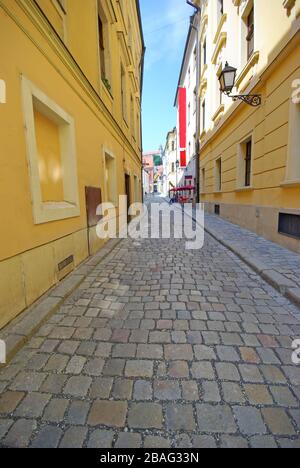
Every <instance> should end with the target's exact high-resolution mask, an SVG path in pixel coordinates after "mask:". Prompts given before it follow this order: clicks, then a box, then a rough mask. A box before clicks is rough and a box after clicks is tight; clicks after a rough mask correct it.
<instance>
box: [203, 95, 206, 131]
mask: <svg viewBox="0 0 300 468" xmlns="http://www.w3.org/2000/svg"><path fill="white" fill-rule="evenodd" d="M205 128H206V103H205V100H204V101H203V103H202V130H203V132H204V131H205Z"/></svg>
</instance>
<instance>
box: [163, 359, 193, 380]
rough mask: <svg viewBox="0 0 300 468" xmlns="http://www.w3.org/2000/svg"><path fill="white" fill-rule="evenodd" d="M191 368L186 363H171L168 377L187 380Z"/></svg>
mask: <svg viewBox="0 0 300 468" xmlns="http://www.w3.org/2000/svg"><path fill="white" fill-rule="evenodd" d="M189 373H190V372H189V367H188V364H187V362H186V361H171V362H170V364H169V370H168V375H169V376H170V377H171V378H174V379H185V378H188V377H189Z"/></svg>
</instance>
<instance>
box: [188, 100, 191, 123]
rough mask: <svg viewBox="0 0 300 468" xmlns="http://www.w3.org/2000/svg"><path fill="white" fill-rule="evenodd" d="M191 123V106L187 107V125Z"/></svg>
mask: <svg viewBox="0 0 300 468" xmlns="http://www.w3.org/2000/svg"><path fill="white" fill-rule="evenodd" d="M190 123H191V104H189V105H188V125H190Z"/></svg>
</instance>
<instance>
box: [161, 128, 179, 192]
mask: <svg viewBox="0 0 300 468" xmlns="http://www.w3.org/2000/svg"><path fill="white" fill-rule="evenodd" d="M176 161H177V129H176V127H175V128H173V130H171V131H170V132H169V133H168V135H167V138H166V145H165V149H164V154H163V167H164V173H163V180H164V195H165V196H169V194H170V190H171V189H173V188H175V187H176V184H177V176H178V173H177V166H176Z"/></svg>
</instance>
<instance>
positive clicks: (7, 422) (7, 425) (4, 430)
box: [0, 419, 14, 440]
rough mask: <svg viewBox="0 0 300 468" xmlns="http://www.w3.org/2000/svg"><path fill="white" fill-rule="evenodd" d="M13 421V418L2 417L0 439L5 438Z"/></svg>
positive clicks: (0, 420)
mask: <svg viewBox="0 0 300 468" xmlns="http://www.w3.org/2000/svg"><path fill="white" fill-rule="evenodd" d="M13 423H14V421H13V419H0V440H1V439H3V438H4V436H5V435H6V434H7V432H8V431H9V429H10V428H11V426H12V425H13Z"/></svg>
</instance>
